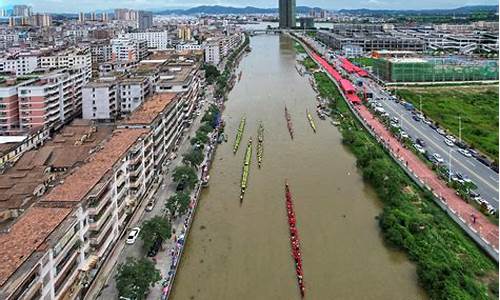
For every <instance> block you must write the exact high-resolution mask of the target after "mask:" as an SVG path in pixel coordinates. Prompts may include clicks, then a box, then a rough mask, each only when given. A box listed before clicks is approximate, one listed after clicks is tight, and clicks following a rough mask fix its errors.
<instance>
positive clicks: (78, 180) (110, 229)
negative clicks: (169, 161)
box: [0, 93, 184, 300]
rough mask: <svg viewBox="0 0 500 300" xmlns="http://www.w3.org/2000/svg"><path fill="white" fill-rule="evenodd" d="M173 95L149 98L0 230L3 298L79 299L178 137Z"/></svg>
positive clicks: (0, 294)
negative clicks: (49, 189) (81, 160)
mask: <svg viewBox="0 0 500 300" xmlns="http://www.w3.org/2000/svg"><path fill="white" fill-rule="evenodd" d="M179 105H180V103H179V101H178V97H177V95H176V94H174V93H162V94H161V95H157V96H155V97H153V98H152V99H151V100H149V101H146V102H144V103H143V105H141V107H140V108H139V109H138V110H137V111H136V112H134V113H133V114H132V115H131V116H130V117H129V118H128V119H127V120H125V121H124V122H123V123H122V124H121V125H120V126H119V129H117V130H116V131H115V132H114V133H113V134H112V136H111V137H110V138H109V140H108V141H107V142H105V143H104V144H103V143H101V145H102V146H101V147H99V148H98V149H96V151H95V152H94V153H93V154H92V157H91V158H90V159H87V160H86V162H85V163H84V164H82V165H81V166H80V167H79V168H77V169H75V170H74V171H73V172H71V174H70V175H68V176H66V177H65V178H64V180H63V181H60V182H62V183H61V184H59V185H56V186H55V187H54V188H53V189H52V190H51V191H50V192H48V194H46V195H45V196H43V197H42V198H41V200H40V201H39V202H38V203H36V204H35V205H34V206H32V207H30V208H28V209H27V211H26V212H25V213H24V214H23V215H21V216H20V217H18V218H17V220H16V222H15V223H14V224H11V225H9V228H8V230H4V231H3V232H2V233H0V252H1V253H2V256H1V257H0V298H2V299H7V300H11V299H20V300H24V299H32V298H41V299H75V298H82V297H84V294H85V292H86V287H88V286H89V284H90V282H91V280H92V279H93V277H94V276H95V274H96V271H98V270H99V267H100V266H101V264H102V263H103V262H104V261H105V260H106V258H107V256H108V254H109V253H110V251H111V249H112V248H113V246H114V245H115V244H116V243H117V242H118V240H119V236H120V235H121V233H123V232H124V230H126V220H127V215H130V214H131V213H133V212H134V210H135V209H136V207H138V204H139V203H140V201H141V200H142V199H143V197H144V195H145V194H146V193H147V191H148V189H150V188H151V187H152V186H153V183H154V182H155V179H156V178H159V176H158V175H159V174H160V173H161V172H162V169H163V162H164V161H165V160H166V158H167V157H168V154H169V152H170V151H171V150H172V149H173V147H174V146H175V142H176V141H177V140H178V139H179V137H180V136H181V134H182V128H183V126H184V125H183V123H182V121H181V120H182V115H181V114H182V110H181V109H179V108H180V106H179Z"/></svg>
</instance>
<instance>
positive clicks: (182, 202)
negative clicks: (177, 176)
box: [165, 192, 191, 216]
mask: <svg viewBox="0 0 500 300" xmlns="http://www.w3.org/2000/svg"><path fill="white" fill-rule="evenodd" d="M189 203H191V197H190V196H189V193H186V192H181V193H176V194H174V195H172V196H171V197H170V198H169V199H168V200H167V203H165V208H166V209H168V211H169V212H170V214H171V215H172V216H174V215H176V214H177V215H180V216H182V215H184V214H185V213H186V212H187V211H188V208H189Z"/></svg>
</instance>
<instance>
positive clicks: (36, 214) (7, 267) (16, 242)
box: [0, 207, 71, 286]
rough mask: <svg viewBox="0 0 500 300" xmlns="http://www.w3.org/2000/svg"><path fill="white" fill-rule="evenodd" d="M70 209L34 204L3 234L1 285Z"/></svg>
mask: <svg viewBox="0 0 500 300" xmlns="http://www.w3.org/2000/svg"><path fill="white" fill-rule="evenodd" d="M70 211H71V209H69V208H44V207H32V208H30V209H28V210H27V211H26V213H25V214H24V215H23V216H22V217H21V218H20V219H19V221H18V222H17V223H15V224H14V225H13V226H12V227H11V228H10V230H9V232H7V233H1V234H0V286H1V285H3V284H4V283H5V282H6V281H7V279H9V277H10V276H11V275H12V274H13V273H14V272H15V271H16V270H17V269H18V268H19V267H20V266H21V265H22V263H23V262H24V261H25V260H26V259H28V258H29V256H30V255H31V254H32V253H33V252H34V251H36V250H37V249H38V248H39V247H40V246H42V244H43V243H44V241H45V240H46V238H47V237H48V236H49V235H50V234H51V233H52V232H53V231H54V230H55V229H56V228H57V226H58V225H59V224H60V223H61V222H62V221H63V220H64V219H65V218H66V216H67V215H68V214H69V213H70Z"/></svg>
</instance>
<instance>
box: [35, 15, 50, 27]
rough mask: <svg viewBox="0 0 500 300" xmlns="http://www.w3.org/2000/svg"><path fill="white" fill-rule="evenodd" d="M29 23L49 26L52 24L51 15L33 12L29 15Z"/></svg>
mask: <svg viewBox="0 0 500 300" xmlns="http://www.w3.org/2000/svg"><path fill="white" fill-rule="evenodd" d="M31 25H33V26H38V27H49V26H51V25H52V16H51V15H49V14H34V15H32V16H31Z"/></svg>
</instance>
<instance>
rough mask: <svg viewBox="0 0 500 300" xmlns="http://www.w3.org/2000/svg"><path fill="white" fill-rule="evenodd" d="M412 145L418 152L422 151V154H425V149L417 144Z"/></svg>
mask: <svg viewBox="0 0 500 300" xmlns="http://www.w3.org/2000/svg"><path fill="white" fill-rule="evenodd" d="M413 147H415V149H417V151H418V152H420V153H422V154H425V152H426V151H425V149H424V148H423V147H422V146H420V145H419V144H414V145H413Z"/></svg>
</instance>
